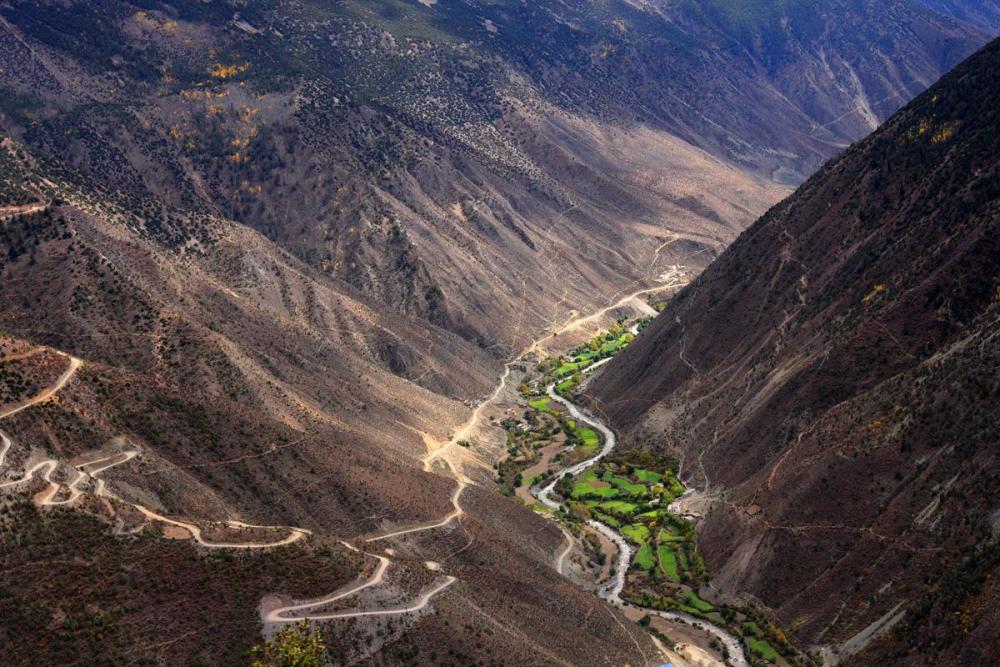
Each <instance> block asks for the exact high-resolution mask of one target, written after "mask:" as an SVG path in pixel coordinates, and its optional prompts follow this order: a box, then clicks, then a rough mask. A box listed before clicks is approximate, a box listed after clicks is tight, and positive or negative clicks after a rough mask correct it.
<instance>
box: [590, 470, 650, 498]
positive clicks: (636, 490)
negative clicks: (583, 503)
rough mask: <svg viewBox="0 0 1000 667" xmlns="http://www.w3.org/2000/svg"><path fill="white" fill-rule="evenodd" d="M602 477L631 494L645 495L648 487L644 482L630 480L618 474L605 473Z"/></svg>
mask: <svg viewBox="0 0 1000 667" xmlns="http://www.w3.org/2000/svg"><path fill="white" fill-rule="evenodd" d="M601 479H603V480H604V481H605V482H610V483H612V484H614V485H615V486H617V487H618V488H619V489H621V490H622V491H624V492H625V493H627V494H628V495H630V496H645V495H646V487H645V486H644V485H642V484H636V483H634V482H630V481H628V480H627V479H625V478H624V477H618V476H617V475H604V476H603V477H602V478H601Z"/></svg>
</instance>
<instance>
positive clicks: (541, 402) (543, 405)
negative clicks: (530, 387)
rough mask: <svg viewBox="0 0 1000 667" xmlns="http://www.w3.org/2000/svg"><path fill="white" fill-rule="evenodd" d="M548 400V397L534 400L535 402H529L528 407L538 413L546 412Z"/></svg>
mask: <svg viewBox="0 0 1000 667" xmlns="http://www.w3.org/2000/svg"><path fill="white" fill-rule="evenodd" d="M550 400H551V399H550V398H549V397H548V396H544V397H542V398H536V399H535V400H533V401H530V402H529V403H528V405H530V406H531V407H532V408H534V409H535V410H539V411H540V412H548V410H549V401H550Z"/></svg>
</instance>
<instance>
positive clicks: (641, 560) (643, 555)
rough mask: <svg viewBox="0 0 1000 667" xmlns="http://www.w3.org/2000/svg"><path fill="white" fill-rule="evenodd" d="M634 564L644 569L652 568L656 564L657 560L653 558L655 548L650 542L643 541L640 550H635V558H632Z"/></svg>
mask: <svg viewBox="0 0 1000 667" xmlns="http://www.w3.org/2000/svg"><path fill="white" fill-rule="evenodd" d="M632 564H633V565H635V566H636V567H639V568H641V569H643V570H652V569H653V567H654V566H655V565H656V560H655V559H654V558H653V550H652V549H651V548H650V546H649V544H647V543H646V542H643V543H642V546H641V547H639V550H638V551H636V552H635V558H633V559H632Z"/></svg>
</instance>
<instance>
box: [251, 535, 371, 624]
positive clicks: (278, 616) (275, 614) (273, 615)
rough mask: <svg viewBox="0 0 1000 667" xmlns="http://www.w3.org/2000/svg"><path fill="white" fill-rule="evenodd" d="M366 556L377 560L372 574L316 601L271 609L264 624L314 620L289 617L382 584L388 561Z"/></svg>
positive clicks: (306, 615)
mask: <svg viewBox="0 0 1000 667" xmlns="http://www.w3.org/2000/svg"><path fill="white" fill-rule="evenodd" d="M341 544H343V545H344V546H345V547H347V548H348V549H350V550H351V551H358V549H357V548H355V547H353V546H351V545H350V544H348V543H347V542H341ZM365 555H366V556H371V557H372V558H377V559H378V567H377V568H376V569H375V572H374V574H372V576H371V577H370V578H369V579H367V580H366V581H363V582H361V583H359V584H356V585H354V586H351V587H350V588H347V589H342V590H339V591H336V592H333V593H331V594H329V595H327V596H324V597H321V598H318V599H316V600H309V601H307V602H300V603H298V604H291V605H287V606H285V607H278V608H277V609H272V610H271V611H269V612H267V613H266V614H264V616H263V620H264V622H265V623H294V622H297V621H301V620H304V619H314V618H316V616H312V615H309V614H304V615H302V616H289V614H292V613H294V612H297V611H308V610H309V609H316V608H317V607H323V606H325V605H328V604H330V603H331V602H336V601H337V600H340V599H341V598H346V597H348V596H351V595H354V594H355V593H357V592H359V591H362V590H364V589H366V588H368V587H370V586H376V585H378V584H380V583H382V579H383V577H384V576H385V571H386V570H387V569H389V564H390V562H391V561H390V560H389V559H388V558H386V557H385V556H377V555H375V554H369V553H365Z"/></svg>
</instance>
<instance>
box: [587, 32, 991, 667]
mask: <svg viewBox="0 0 1000 667" xmlns="http://www.w3.org/2000/svg"><path fill="white" fill-rule="evenodd" d="M998 77H1000V41H994V42H992V43H991V44H989V45H988V46H987V47H985V48H984V49H983V50H981V51H980V52H978V53H977V54H975V55H974V56H972V57H970V58H969V59H968V60H966V61H965V62H964V63H962V64H961V65H959V66H958V67H956V69H955V70H954V71H953V72H951V73H949V74H948V75H946V76H945V77H944V78H943V79H942V80H941V81H940V82H939V83H937V84H935V85H934V86H932V88H931V89H930V90H928V91H927V92H926V93H924V94H923V95H921V96H920V97H918V98H917V99H916V100H915V101H914V102H912V103H911V104H910V105H908V106H906V107H904V109H903V110H901V111H900V112H898V113H897V114H896V115H894V116H893V117H892V118H891V119H890V120H889V121H887V123H886V124H885V125H883V126H882V128H880V129H879V130H878V131H877V132H875V133H874V134H873V135H872V136H871V137H869V138H867V139H865V140H863V141H861V142H859V143H858V144H856V145H855V146H853V147H852V148H851V149H849V150H848V151H846V152H845V153H844V155H842V156H841V157H839V158H836V159H834V160H832V161H831V162H830V163H828V164H827V165H826V166H825V167H824V168H823V169H822V170H820V172H818V173H817V174H816V175H814V176H813V177H812V178H811V179H810V180H809V181H807V183H805V184H804V185H803V186H802V187H801V188H800V189H799V191H798V192H797V193H796V194H795V195H793V196H792V197H790V198H789V199H787V200H785V201H784V202H782V203H781V204H779V205H778V206H776V207H774V208H773V209H771V211H769V212H768V213H767V214H766V215H765V216H763V217H762V218H761V219H760V220H759V221H758V222H757V223H755V225H753V226H752V227H751V228H750V229H748V230H747V231H746V232H745V233H744V234H743V235H742V236H741V237H740V238H739V239H738V240H737V241H736V242H735V243H734V244H733V245H732V246H730V248H729V249H727V250H726V251H725V252H724V253H723V254H722V256H721V257H720V258H719V259H718V260H717V261H716V262H715V263H713V265H712V266H711V267H710V268H709V269H707V270H706V271H705V272H703V273H702V274H701V275H700V276H699V277H698V278H697V279H695V281H693V282H692V284H691V285H689V286H688V287H687V288H685V289H684V290H682V291H681V292H680V293H679V294H678V295H677V296H676V297H675V298H674V299H673V300H672V301H671V302H670V303H669V304H668V305H667V307H666V308H665V310H664V313H663V314H661V315H660V316H659V318H658V319H657V320H656V321H654V322H653V324H652V325H651V326H650V327H649V329H648V330H647V331H646V332H644V334H643V335H642V336H640V337H639V338H638V339H637V341H636V342H635V344H634V345H632V346H630V347H629V348H628V349H627V350H626V351H625V352H623V353H622V355H621V356H620V358H616V359H615V360H614V361H613V362H612V363H611V364H609V365H608V367H607V369H606V370H605V371H604V373H603V374H602V375H601V376H600V377H599V378H598V379H596V380H595V381H594V382H593V383H591V385H589V388H588V392H589V394H590V396H591V397H592V399H593V400H594V401H595V402H596V404H597V405H598V406H599V407H600V408H601V409H602V410H603V411H604V413H606V414H607V415H608V416H609V417H610V419H611V420H612V421H613V422H614V423H615V424H616V425H617V426H619V427H620V428H622V429H624V430H627V431H628V432H629V433H630V442H631V444H632V446H635V447H652V448H655V449H660V450H662V449H666V450H667V451H669V452H671V453H673V454H674V455H675V456H679V457H681V459H682V470H683V471H684V475H685V476H686V478H688V479H690V480H697V481H698V482H699V483H700V485H701V487H702V490H703V492H704V493H703V494H702V503H703V504H702V506H701V511H703V512H706V513H705V516H704V523H703V525H702V527H701V530H700V536H701V543H702V545H703V546H704V547H705V549H706V558H707V559H708V561H709V563H710V565H711V566H712V569H713V570H714V571H715V572H716V574H717V576H716V577H715V580H714V581H715V584H716V585H717V586H719V587H720V588H722V589H724V590H729V591H731V592H733V594H734V595H736V593H735V591H743V590H745V591H747V593H748V594H750V595H753V596H756V598H758V599H759V600H760V601H761V604H763V605H765V606H767V607H770V608H771V611H772V613H774V614H775V615H777V616H778V617H779V618H781V619H782V620H783V621H784V622H786V623H787V624H789V625H796V626H797V627H796V630H795V632H796V634H797V636H798V637H799V639H800V640H801V641H804V642H807V643H814V644H831V643H832V644H836V645H839V646H840V647H841V650H842V651H844V656H843V657H844V658H845V659H846V656H848V655H853V654H856V653H858V652H860V651H862V650H863V649H864V648H865V647H866V646H867V645H868V643H869V642H870V641H871V639H872V637H868V638H867V639H866V640H865V641H861V640H860V639H859V640H857V641H851V638H852V636H854V635H855V634H856V633H860V632H861V631H862V630H863V629H864V628H865V627H866V626H869V625H870V624H872V623H874V622H875V621H876V620H878V619H879V617H881V616H882V615H883V614H884V613H885V612H886V611H887V610H888V609H890V608H892V607H893V605H896V604H897V603H898V604H899V605H901V608H903V607H908V608H909V610H910V611H909V615H908V616H906V621H905V622H904V623H903V625H902V626H901V627H908V628H910V632H909V633H907V632H906V631H902V630H901V632H900V633H898V634H895V635H890V636H891V639H890V640H885V642H884V643H883V644H881V645H879V644H876V646H877V648H875V649H873V653H871V654H868V655H867V657H858V656H855V657H854V658H851V659H852V660H861V661H862V662H866V661H869V662H871V664H878V660H879V659H887V656H888V655H892V656H893V659H894V660H896V661H898V664H920V661H922V660H925V659H932V658H934V657H935V656H936V657H937V658H938V659H945V661H947V660H948V659H952V660H956V661H958V662H961V663H963V664H968V662H969V661H970V660H971V661H972V662H976V661H986V662H989V661H990V660H991V659H993V657H995V653H996V649H997V647H996V646H995V643H994V644H991V642H990V641H989V640H988V637H989V632H990V628H995V627H996V622H997V619H996V617H995V614H992V615H991V614H990V613H989V612H988V611H985V610H980V611H978V612H977V615H976V616H975V619H976V620H975V621H971V626H969V627H975V628H976V634H975V639H968V638H966V639H963V641H961V642H960V641H958V634H957V633H958V630H957V629H956V628H955V627H953V626H950V625H948V624H947V623H944V622H941V621H940V617H939V616H935V615H934V614H933V613H932V614H931V615H930V616H927V615H923V616H921V615H920V614H926V613H927V612H928V611H929V610H931V609H936V608H938V607H939V605H941V604H942V601H943V600H944V599H945V598H944V597H943V596H942V593H941V591H940V590H939V589H938V588H937V587H936V586H934V585H933V584H927V582H926V580H924V579H923V578H922V577H923V576H928V577H932V578H933V577H934V576H935V575H934V574H932V573H937V575H938V576H940V575H942V574H943V573H944V572H948V571H950V570H953V569H955V568H960V567H962V565H961V562H962V559H963V558H972V559H973V562H976V563H978V565H976V567H981V568H986V569H981V570H976V572H977V573H979V574H978V575H977V576H985V575H986V573H987V572H988V571H989V568H991V567H993V568H994V569H995V565H984V563H990V562H992V561H991V560H990V556H989V554H990V550H991V549H992V550H995V549H996V545H995V531H996V528H995V525H994V524H993V519H992V518H991V517H992V516H993V514H992V512H993V509H992V508H991V507H990V506H989V502H990V498H996V497H997V487H996V483H997V480H996V477H995V475H991V474H990V473H989V472H988V471H989V470H990V469H991V468H992V467H993V465H994V463H993V459H992V457H993V456H994V455H995V452H993V451H991V449H990V447H989V446H988V442H989V438H990V437H991V434H994V433H996V432H997V428H998V425H997V424H996V423H995V420H993V418H992V416H991V414H990V413H991V410H990V408H989V406H990V405H991V404H993V403H994V402H995V400H996V391H997V390H998V387H997V385H996V378H995V376H993V377H991V375H990V369H991V368H993V369H995V368H996V363H997V360H996V358H995V350H993V349H991V347H990V345H989V341H990V340H992V339H993V338H994V337H995V336H996V332H997V330H998V329H997V327H998V326H1000V320H998V319H997V317H998V310H997V308H998V303H1000V298H998V296H997V288H998V285H1000V265H998V264H997V258H998V257H1000V252H998V248H997V246H996V238H997V236H996V225H997V224H998V222H1000V214H998V211H1000V209H998V201H1000V199H998V198H1000V191H998V190H997V187H996V183H997V173H998V172H997V170H998V169H1000V163H998V161H997V159H996V156H997V155H998V154H1000V153H998V145H997V140H998V138H997V135H996V127H997V126H998V125H997V123H998V121H1000V119H998V118H997V115H996V108H997V102H998V100H997V99H996V94H997V91H998V90H1000V86H998V85H997V82H998V80H1000V79H998ZM944 387H947V388H948V389H947V391H945V390H944ZM632 396H636V397H641V398H637V399H633V398H630V397H632ZM991 534H992V535H993V537H991ZM945 544H948V545H951V547H952V548H953V551H952V552H950V553H949V554H948V556H945V555H944V554H943V553H942V551H943V549H942V545H945ZM921 547H927V548H926V549H921ZM831 549H835V551H834V553H833V554H832V555H831V556H829V559H828V558H825V557H824V555H825V552H827V551H829V550H831ZM959 551H961V553H962V554H963V555H962V556H958V555H957V554H958V552H959ZM932 553H933V554H935V555H934V556H933V557H930V556H929V554H932ZM973 554H977V555H976V556H974V555H973ZM976 558H978V560H975V559H976ZM834 564H835V566H834ZM978 581H980V584H975V583H971V580H970V582H966V583H964V584H962V586H963V588H962V589H961V590H962V591H963V593H962V594H960V595H957V597H955V598H951V599H949V602H948V604H952V605H955V604H961V603H960V600H961V599H963V598H962V595H966V596H968V599H970V600H971V599H974V598H975V596H976V595H977V594H978V586H979V585H981V581H982V579H980V580H978ZM804 592H808V595H803V593H804ZM922 605H926V607H922ZM920 609H924V611H923V612H921V611H918V610H920ZM887 618H888V617H887ZM793 619H799V620H798V622H797V623H796V624H793V623H792V620H793ZM893 619H894V622H900V621H902V620H903V615H902V614H899V615H898V616H893ZM886 622H887V621H886ZM921 624H925V625H921ZM914 628H920V629H919V630H918V631H915V632H914ZM927 636H933V637H936V638H937V639H936V642H937V643H933V642H932V641H931V640H927V641H924V640H922V639H921V637H927ZM911 649H912V652H909V653H908V652H907V651H908V650H911ZM938 653H940V655H938ZM877 656H880V657H881V658H879V657H877ZM941 656H948V658H942V657H941ZM959 656H962V657H961V658H960V657H959ZM852 664H853V663H852Z"/></svg>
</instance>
